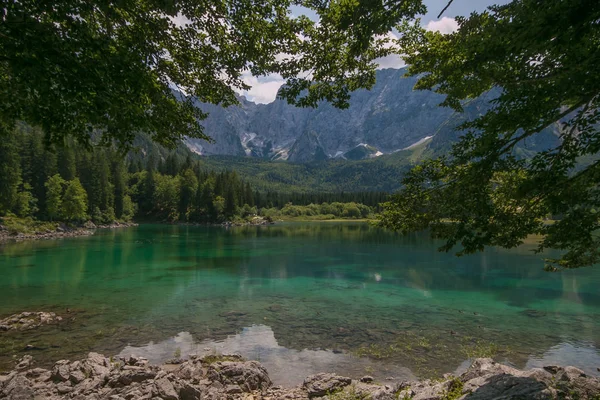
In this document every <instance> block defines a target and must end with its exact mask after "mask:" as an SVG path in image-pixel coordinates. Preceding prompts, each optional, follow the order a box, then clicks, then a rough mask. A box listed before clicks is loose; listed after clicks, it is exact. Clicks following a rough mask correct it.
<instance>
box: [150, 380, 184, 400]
mask: <svg viewBox="0 0 600 400" xmlns="http://www.w3.org/2000/svg"><path fill="white" fill-rule="evenodd" d="M154 386H155V387H156V391H157V393H158V395H159V397H160V398H161V399H164V400H178V398H179V396H178V395H177V392H176V391H175V388H174V387H173V384H172V383H171V381H169V380H168V379H167V377H163V378H160V379H158V380H156V381H154Z"/></svg>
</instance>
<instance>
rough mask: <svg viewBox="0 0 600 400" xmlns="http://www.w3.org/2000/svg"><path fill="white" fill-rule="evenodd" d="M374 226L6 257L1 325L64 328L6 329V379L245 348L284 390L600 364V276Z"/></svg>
mask: <svg viewBox="0 0 600 400" xmlns="http://www.w3.org/2000/svg"><path fill="white" fill-rule="evenodd" d="M438 245H439V244H438V243H436V242H434V241H432V240H430V239H429V238H428V237H426V236H424V235H418V236H417V235H416V236H411V237H400V236H397V235H395V234H392V233H389V232H385V231H382V230H379V229H376V228H373V227H370V226H368V225H367V224H358V223H287V224H280V225H275V226H269V227H240V228H232V229H225V228H219V227H188V226H166V225H145V226H140V227H137V228H128V229H123V230H114V231H100V232H98V233H97V234H96V235H94V236H91V237H82V238H73V239H65V240H53V241H36V242H24V243H14V244H4V245H2V247H0V316H5V315H10V314H12V313H16V312H21V311H38V310H47V311H55V312H57V313H58V314H59V315H61V316H63V317H65V321H64V323H62V324H61V325H60V326H58V327H48V328H44V329H38V330H35V331H31V332H27V333H24V334H19V335H14V334H6V333H0V369H7V368H9V367H10V366H11V365H12V363H13V359H14V358H15V357H19V356H21V355H23V354H25V350H24V349H25V346H26V345H28V344H29V345H33V346H35V347H36V350H30V351H29V352H30V353H31V354H32V355H34V357H35V359H36V360H38V361H39V362H40V363H42V364H43V363H49V362H51V361H55V360H57V359H60V358H71V359H74V358H77V357H81V356H82V355H84V354H85V353H87V352H88V351H90V350H94V351H100V352H103V353H105V354H107V355H111V354H130V353H134V354H138V355H145V356H147V357H148V358H150V359H151V360H152V361H154V362H157V363H158V362H163V361H165V360H166V359H168V358H172V357H173V356H174V355H175V353H178V352H181V354H182V355H183V356H185V355H186V354H189V353H200V354H202V353H215V352H217V353H218V352H232V351H233V352H240V353H241V354H242V355H244V356H246V357H248V358H252V359H259V360H260V361H262V362H263V363H265V365H266V367H267V369H268V370H269V372H270V373H271V375H272V376H273V377H274V380H275V381H276V383H280V384H294V383H297V382H299V381H301V379H303V378H304V377H305V376H306V375H308V374H311V373H314V372H322V371H335V372H338V373H345V374H347V375H351V376H356V377H360V376H361V375H364V374H371V375H375V377H376V378H377V379H381V380H384V379H386V378H387V377H394V378H396V379H401V378H410V377H412V376H413V374H414V375H416V376H419V377H422V376H431V375H439V374H442V373H444V372H453V371H455V370H456V369H457V368H464V365H465V360H466V359H468V358H469V357H475V356H485V355H493V356H494V357H495V358H496V359H498V360H500V361H503V362H507V363H511V364H514V365H516V366H518V367H525V366H527V367H531V366H537V365H541V364H557V363H558V364H571V365H576V366H578V367H580V368H583V369H584V370H586V372H588V373H590V374H593V375H597V374H598V372H597V370H596V368H597V367H600V350H598V349H599V348H600V291H599V288H600V268H587V269H580V270H575V271H566V272H561V273H547V272H544V271H543V270H542V266H543V265H542V261H541V260H540V258H539V256H537V255H534V254H532V253H531V251H530V250H531V248H528V247H527V246H524V247H522V248H519V249H516V250H511V251H507V250H500V249H491V250H489V251H487V252H485V253H483V254H478V255H473V256H469V257H463V258H455V257H454V256H452V255H450V254H442V253H438V252H437V251H436V248H437V246H438Z"/></svg>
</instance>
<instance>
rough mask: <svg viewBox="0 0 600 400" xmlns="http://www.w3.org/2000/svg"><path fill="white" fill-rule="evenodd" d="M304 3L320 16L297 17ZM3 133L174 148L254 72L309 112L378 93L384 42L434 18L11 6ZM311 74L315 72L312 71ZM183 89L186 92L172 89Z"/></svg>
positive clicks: (2, 77)
mask: <svg viewBox="0 0 600 400" xmlns="http://www.w3.org/2000/svg"><path fill="white" fill-rule="evenodd" d="M292 5H303V6H305V7H308V8H311V9H312V10H313V11H315V12H316V13H317V14H318V15H319V21H318V22H316V21H313V20H311V19H309V18H307V17H305V16H301V17H294V16H292V14H291V11H290V6H292ZM0 10H2V16H1V18H2V23H1V24H0V132H9V131H10V130H11V129H12V127H13V125H14V124H15V122H16V121H19V120H21V121H25V122H27V123H29V124H30V125H32V126H36V127H41V128H42V129H43V130H44V132H45V134H46V135H47V139H50V140H52V141H54V142H60V141H62V139H63V138H64V137H65V135H73V136H76V137H77V138H78V139H80V140H81V141H85V142H87V141H88V140H89V135H88V133H89V132H93V131H97V132H99V133H101V134H102V138H103V141H104V142H105V143H109V142H112V141H113V140H117V141H119V142H120V143H122V144H129V143H131V142H132V141H133V139H134V135H135V133H136V132H139V131H142V132H147V133H149V134H151V135H152V137H153V139H155V140H157V141H158V142H160V143H162V144H165V145H168V146H172V147H174V146H175V145H176V143H177V141H178V139H181V138H183V137H184V136H188V137H199V138H206V136H205V134H204V132H203V130H202V127H201V126H200V125H199V124H198V123H197V120H198V119H202V118H203V117H204V116H205V115H204V114H203V112H202V111H201V110H200V109H199V108H197V107H195V106H194V102H195V100H196V99H197V100H199V101H201V102H204V103H213V104H223V105H228V104H234V103H236V102H237V100H236V98H235V90H236V89H238V90H239V89H248V85H247V84H246V83H244V80H243V74H244V73H245V72H248V71H249V72H251V73H252V74H254V75H261V74H269V73H278V74H280V75H281V76H282V77H283V78H284V79H286V80H287V86H286V88H285V90H284V91H282V93H281V95H282V96H285V97H287V98H288V99H289V100H290V101H292V102H296V103H298V104H300V105H314V104H316V102H317V101H318V100H321V99H327V100H329V101H332V102H333V103H334V104H336V105H338V106H342V107H343V106H346V105H347V100H348V98H349V95H348V92H349V91H351V90H355V89H357V88H360V87H370V86H372V85H373V83H374V81H375V67H376V65H377V64H376V63H375V62H374V60H376V59H377V58H379V57H382V56H385V55H387V54H389V53H390V52H391V49H390V48H389V46H388V45H387V44H388V39H387V37H386V36H381V35H385V34H386V33H387V32H388V31H389V30H390V29H391V28H392V27H393V26H394V25H395V24H396V23H398V22H399V21H401V20H404V19H406V18H414V16H415V15H416V14H417V13H419V12H422V11H423V6H422V5H421V2H420V1H419V0H412V1H403V2H386V3H385V4H384V5H382V4H381V3H373V4H371V3H369V2H358V1H356V2H345V1H334V2H315V1H304V0H261V1H255V0H244V1H239V0H221V1H204V2H201V1H200V2H199V1H192V0H184V1H178V2H173V1H167V2H156V1H148V0H141V1H132V0H125V1H119V2H107V1H92V2H88V1H72V0H60V1H53V2H40V1H34V0H25V1H18V2H14V1H7V0H3V1H2V2H0ZM309 72H310V73H309ZM173 88H176V89H177V94H176V92H175V91H173V90H172V89H173Z"/></svg>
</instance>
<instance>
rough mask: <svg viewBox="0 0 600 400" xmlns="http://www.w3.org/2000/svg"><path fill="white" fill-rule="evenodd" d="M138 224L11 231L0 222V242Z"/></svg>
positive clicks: (73, 234)
mask: <svg viewBox="0 0 600 400" xmlns="http://www.w3.org/2000/svg"><path fill="white" fill-rule="evenodd" d="M132 226H138V224H137V223H135V222H113V223H111V224H106V225H95V224H90V225H88V224H86V225H85V226H80V227H72V226H67V225H65V224H56V228H55V229H54V230H51V229H48V228H47V227H46V228H45V229H43V230H40V231H34V232H17V233H14V232H11V231H10V230H9V229H7V228H6V227H4V226H3V225H1V224H0V243H8V242H22V241H25V240H45V239H64V238H70V237H80V236H91V235H93V234H94V232H95V231H96V230H97V229H117V228H129V227H132Z"/></svg>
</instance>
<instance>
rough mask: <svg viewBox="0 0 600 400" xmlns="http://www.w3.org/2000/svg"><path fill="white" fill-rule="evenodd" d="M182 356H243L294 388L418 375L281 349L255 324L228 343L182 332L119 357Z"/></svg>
mask: <svg viewBox="0 0 600 400" xmlns="http://www.w3.org/2000/svg"><path fill="white" fill-rule="evenodd" d="M174 354H181V356H182V357H183V358H186V357H187V356H189V355H190V354H196V355H199V356H204V355H210V354H240V355H241V356H242V357H244V358H246V359H249V360H258V361H260V362H261V363H262V364H263V366H264V367H265V368H266V369H267V371H268V372H269V376H270V378H271V380H272V381H273V383H274V384H275V385H283V386H295V385H299V384H301V383H302V381H303V380H304V378H306V377H307V376H309V375H312V374H316V373H319V372H333V373H340V374H345V375H349V376H352V377H354V378H357V379H358V378H360V377H362V376H364V375H365V374H371V375H373V374H374V375H373V376H374V377H375V378H376V379H377V380H380V381H384V380H386V379H387V378H394V380H411V379H415V376H414V375H413V374H412V373H411V372H410V371H409V370H408V369H407V368H403V367H400V366H397V365H387V364H383V363H378V364H375V363H373V362H372V361H371V360H369V359H366V358H356V357H353V356H351V355H348V354H343V353H334V352H333V351H331V350H307V349H304V350H294V349H288V348H286V347H283V346H280V345H279V344H278V343H277V339H275V335H274V333H273V330H272V329H271V328H270V327H269V326H266V325H253V326H250V327H246V328H243V329H242V331H241V332H240V333H239V334H237V335H233V336H229V337H227V338H226V339H225V340H221V341H212V340H202V341H199V342H198V341H196V340H194V337H193V336H192V335H191V334H190V333H189V332H180V333H179V334H177V335H176V336H174V337H172V338H169V339H167V340H164V341H161V342H158V343H149V344H147V345H145V346H139V347H136V346H126V347H125V348H124V349H123V351H121V353H120V354H119V355H120V356H124V357H128V356H130V355H135V356H142V357H146V358H147V359H148V360H150V362H151V363H154V364H161V363H164V362H165V361H167V360H169V359H171V358H173V356H174Z"/></svg>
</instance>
